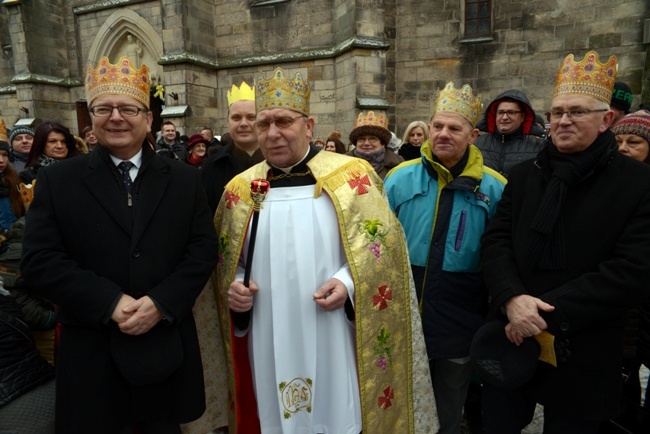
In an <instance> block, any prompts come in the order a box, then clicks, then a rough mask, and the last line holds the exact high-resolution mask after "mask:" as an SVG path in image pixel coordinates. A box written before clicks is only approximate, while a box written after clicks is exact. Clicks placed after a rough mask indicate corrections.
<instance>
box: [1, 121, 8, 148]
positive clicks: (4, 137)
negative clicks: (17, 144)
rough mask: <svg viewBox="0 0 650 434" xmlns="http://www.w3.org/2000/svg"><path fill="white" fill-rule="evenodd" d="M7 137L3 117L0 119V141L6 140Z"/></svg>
mask: <svg viewBox="0 0 650 434" xmlns="http://www.w3.org/2000/svg"><path fill="white" fill-rule="evenodd" d="M8 141H9V138H8V137H7V125H6V124H5V120H4V119H0V142H8Z"/></svg>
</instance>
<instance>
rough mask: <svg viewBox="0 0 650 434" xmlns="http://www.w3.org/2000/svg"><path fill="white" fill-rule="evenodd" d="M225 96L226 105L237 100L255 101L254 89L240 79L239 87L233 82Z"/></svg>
mask: <svg viewBox="0 0 650 434" xmlns="http://www.w3.org/2000/svg"><path fill="white" fill-rule="evenodd" d="M226 96H227V97H228V107H230V106H231V105H232V104H233V103H235V102H237V101H255V89H254V88H252V87H250V86H249V85H248V83H246V82H245V81H242V83H241V86H239V87H237V86H236V85H234V84H233V85H232V87H231V88H230V89H229V90H228V92H227V93H226Z"/></svg>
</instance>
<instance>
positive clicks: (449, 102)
mask: <svg viewBox="0 0 650 434" xmlns="http://www.w3.org/2000/svg"><path fill="white" fill-rule="evenodd" d="M434 98H435V100H434V101H435V102H434V103H433V112H432V113H431V116H434V115H435V114H436V113H441V112H449V113H456V114H457V115H460V116H462V117H463V118H465V119H467V121H468V122H469V123H470V124H472V127H474V126H476V122H478V117H479V115H480V114H481V94H477V95H476V96H474V94H473V93H472V87H471V86H470V85H469V84H464V85H463V87H461V88H460V89H456V87H455V86H454V83H453V82H451V81H450V82H449V83H447V84H446V85H445V88H444V89H443V90H439V89H438V90H437V91H436V93H435V94H434Z"/></svg>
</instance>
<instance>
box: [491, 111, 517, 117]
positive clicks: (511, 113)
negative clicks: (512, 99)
mask: <svg viewBox="0 0 650 434" xmlns="http://www.w3.org/2000/svg"><path fill="white" fill-rule="evenodd" d="M517 113H521V110H499V111H497V116H498V117H502V116H503V115H507V116H508V117H509V118H511V117H513V116H514V115H516V114H517Z"/></svg>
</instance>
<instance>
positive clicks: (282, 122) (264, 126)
mask: <svg viewBox="0 0 650 434" xmlns="http://www.w3.org/2000/svg"><path fill="white" fill-rule="evenodd" d="M302 117H304V116H303V115H298V116H294V117H290V116H281V117H279V118H275V119H272V120H267V119H261V120H259V121H257V122H255V126H256V127H257V130H258V131H266V130H268V129H269V128H271V124H275V126H276V127H278V128H280V129H281V130H285V129H287V128H289V127H290V126H291V125H293V123H294V122H296V119H298V118H302Z"/></svg>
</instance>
